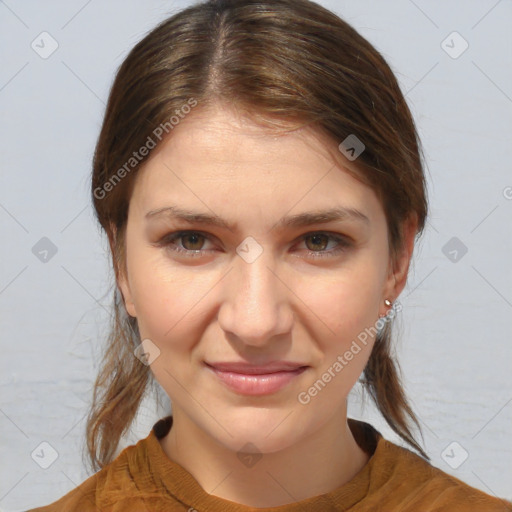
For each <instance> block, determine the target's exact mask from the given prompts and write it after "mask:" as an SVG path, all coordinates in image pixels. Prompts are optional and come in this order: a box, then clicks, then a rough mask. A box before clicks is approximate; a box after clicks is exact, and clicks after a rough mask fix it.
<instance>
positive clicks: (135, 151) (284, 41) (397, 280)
mask: <svg viewBox="0 0 512 512" xmlns="http://www.w3.org/2000/svg"><path fill="white" fill-rule="evenodd" d="M92 195H93V202H94V207H95V211H96V214H97V217H98V220H99V222H100V224H101V226H102V227H103V228H104V230H105V232H106V234H107V236H108V239H109V241H110V248H111V252H112V261H113V266H114V270H115V274H116V281H117V286H118V290H117V291H116V294H115V302H114V304H115V322H114V325H113V329H112V332H111V335H110V337H109V344H108V347H107V350H106V352H105V359H104V361H103V366H102V368H101V371H100V373H99V376H98V379H97V382H96V388H95V396H94V403H93V406H92V409H91V413H90V415H89V419H88V424H87V434H88V448H89V454H90V457H91V463H92V467H93V468H94V469H95V470H99V471H98V472H97V473H96V474H94V475H93V476H92V477H90V478H89V479H88V480H86V481H85V482H84V483H83V484H82V485H81V486H79V487H78V488H77V489H75V490H73V491H71V492H70V493H68V494H67V495H66V496H64V497H63V498H61V499H60V500H59V501H57V502H55V503H54V504H52V505H48V506H46V507H42V508H39V509H35V510H39V511H46V512H49V511H54V510H66V511H72V510H77V511H78V510H80V511H88V510H91V511H92V510H101V511H123V512H125V511H132V510H133V511H135V510H137V511H141V510H151V511H158V510H162V511H163V510H166V511H169V510H176V511H178V510H181V511H186V510H188V511H194V510H197V511H203V510H204V511H219V512H220V511H222V512H224V511H227V512H229V511H233V512H235V511H247V512H249V511H252V510H257V509H267V510H272V511H283V512H284V511H299V510H308V511H331V510H332V511H336V510H344V511H345V510H346V511H369V510H372V511H374V510H382V511H418V510H421V511H428V510H450V511H454V510H467V511H470V510H471V511H473V510H486V511H505V510H510V509H511V506H512V504H510V503H507V502H505V501H504V500H501V499H498V498H495V497H492V496H490V495H487V494H485V493H483V492H481V491H479V490H477V489H474V488H472V487H470V486H468V485H467V484H465V483H464V482H462V481H460V480H458V479H456V478H454V477H452V476H450V475H448V474H446V473H444V472H442V471H441V470H439V469H437V468H435V467H433V466H431V465H430V464H429V463H428V460H429V459H428V457H427V455H426V454H425V452H424V451H423V449H422V448H421V446H420V445H419V443H418V442H417V441H416V439H415V437H414V435H413V432H412V426H411V425H412V424H414V425H416V426H417V427H418V428H419V422H418V420H417V418H416V416H415V414H414V412H413V411H412V409H411V407H410V406H409V404H408V401H407V399H406V397H405V394H404V391H403V389H402V388H401V384H400V379H399V376H398V373H397V369H396V366H395V362H394V360H393V358H392V355H391V323H392V318H393V316H394V314H395V312H396V309H398V308H399V307H400V304H399V302H398V297H399V295H400V293H401V291H402V290H403V288H404V286H405V283H406V280H407V274H408V269H409V264H410V261H411V257H412V254H413V250H414V243H415V239H416V237H417V236H418V235H419V234H420V233H421V231H422V229H423V226H424V224H425V221H426V216H427V200H426V193H425V181H424V175H423V169H422V163H421V156H420V148H419V142H418V138H417V134H416V130H415V126H414V122H413V119H412V116H411V114H410V111H409V109H408V107H407V104H406V102H405V100H404V97H403V95H402V94H401V92H400V89H399V87H398V84H397V82H396V79H395V77H394V75H393V73H392V72H391V70H390V68H389V67H388V65H387V64H386V62H385V61H384V59H383V58H382V57H381V56H380V54H379V53H378V52H377V51H376V50H375V49H374V48H373V47H372V46H371V45H370V44H369V43H368V42H367V41H366V40H365V39H363V38H362V37H361V36H360V35H359V34H358V33H357V32H356V31H355V30H354V29H352V28H351V27H350V26H349V25H347V24H346V23H345V22H343V21H342V20H340V19H339V18H338V17H337V16H335V15H334V14H333V13H331V12H329V11H327V10H326V9H324V8H322V7H320V6H319V5H317V4H315V3H313V2H310V1H308V0H274V1H270V0H268V1H254V0H225V1H222V0H218V1H214V0H212V1H208V2H204V3H201V4H197V5H194V6H192V7H190V8H188V9H185V10H183V11H182V12H180V13H178V14H176V15H175V16H172V17H171V18H169V19H168V20H166V21H164V22H163V23H161V24H160V25H159V26H158V27H156V28H155V29H154V30H153V31H152V32H151V33H149V34H148V35H147V36H146V37H145V38H144V39H143V40H142V41H141V42H140V43H138V44H137V45H136V47H135V48H134V49H133V50H132V52H131V53H130V54H129V56H128V57H127V58H126V60H125V61H124V63H123V64H122V66H121V68H120V69H119V71H118V73H117V77H116V80H115V82H114V84H113V87H112V90H111V93H110V98H109V102H108V106H107V110H106V114H105V119H104V123H103V127H102V130H101V134H100V137H99V140H98V143H97V147H96V152H95V157H94V168H93V176H92ZM361 375H362V376H363V380H362V382H363V384H364V386H365V388H366V390H367V391H368V392H369V394H370V395H371V396H372V398H373V399H374V400H375V403H376V405H377V406H378V408H379V410H380V412H381V413H382V415H383V416H384V418H385V419H386V421H387V422H388V423H389V425H390V426H391V428H392V429H393V430H394V431H395V432H396V433H397V434H398V435H399V436H400V437H401V438H402V439H403V440H404V441H405V442H406V443H408V444H409V446H410V447H411V448H412V449H414V450H415V451H416V452H418V454H416V453H414V452H412V451H410V450H407V449H405V448H403V447H399V446H397V445H395V444H393V443H391V442H389V441H387V440H386V439H384V438H383V437H382V436H381V435H380V433H379V432H378V431H376V430H375V429H374V428H373V427H372V426H371V425H369V424H367V423H365V422H361V421H356V420H354V419H350V418H347V396H348V393H349V391H350V389H351V388H352V387H353V386H354V384H355V383H356V381H357V380H358V379H359V377H360V376H361ZM153 378H154V380H153ZM154 381H156V382H157V383H158V384H159V385H160V386H161V387H162V388H163V389H164V390H165V392H166V393H167V394H168V396H169V398H170V400H171V403H172V416H169V417H167V418H163V419H162V420H161V421H159V422H158V423H157V424H156V425H155V426H154V427H153V429H152V431H151V432H150V433H149V435H148V436H147V437H146V438H145V439H142V440H141V441H139V442H138V443H137V444H136V445H134V446H129V447H128V448H126V449H124V450H123V451H122V452H121V453H120V454H117V455H116V449H117V446H118V442H119V439H120V437H121V436H122V434H123V433H124V432H125V431H126V430H127V429H128V427H129V426H130V424H131V423H132V421H133V419H134V416H135V414H136V412H137V409H138V406H139V403H140V401H141V399H142V397H143V396H144V393H145V392H146V390H147V388H148V386H149V385H150V384H152V383H154Z"/></svg>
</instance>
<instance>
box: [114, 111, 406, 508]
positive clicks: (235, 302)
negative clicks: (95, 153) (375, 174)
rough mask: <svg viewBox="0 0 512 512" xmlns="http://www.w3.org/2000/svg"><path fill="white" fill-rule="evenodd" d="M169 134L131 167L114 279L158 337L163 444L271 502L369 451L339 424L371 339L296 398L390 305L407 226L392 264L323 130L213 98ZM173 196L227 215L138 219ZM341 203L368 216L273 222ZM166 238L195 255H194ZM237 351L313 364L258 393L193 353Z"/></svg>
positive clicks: (144, 333) (240, 490) (227, 484)
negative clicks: (275, 126)
mask: <svg viewBox="0 0 512 512" xmlns="http://www.w3.org/2000/svg"><path fill="white" fill-rule="evenodd" d="M171 135H172V136H170V137H169V138H168V139H167V140H164V141H163V142H162V143H161V144H160V146H159V147H157V148H156V149H155V150H153V152H152V155H151V157H150V159H149V160H148V161H147V163H146V164H145V165H144V167H143V168H142V169H141V171H140V172H139V175H138V176H137V181H136V184H135V187H134V190H133V195H132V197H131V200H130V206H129V215H128V221H127V229H126V274H125V273H122V274H121V275H120V276H119V277H118V281H119V282H118V284H119V287H120V289H121V291H122V293H123V297H124V300H125V305H126V309H127V311H128V313H129V314H130V315H131V316H133V317H136V318H137V321H138V325H139V329H140V332H141V337H142V339H146V338H149V339H150V340H151V341H152V343H154V344H155V345H156V346H157V347H158V349H159V350H160V355H159V356H158V357H157V358H156V359H155V360H154V362H152V364H151V370H152V372H153V374H154V376H155V378H156V379H157V381H158V382H159V384H160V385H161V386H162V387H163V389H164V390H165V391H166V392H167V393H168V395H169V397H170V399H171V402H172V410H173V412H172V413H173V418H174V423H173V427H172V429H171V431H170V432H169V434H168V435H167V436H166V437H165V438H164V439H162V440H161V441H160V443H161V446H162V448H163V450H164V452H165V453H166V454H167V456H168V457H169V458H170V459H172V460H173V461H175V462H177V463H178V464H180V465H181V466H183V467H184V468H185V469H186V470H187V471H189V472H190V473H191V474H192V475H193V476H194V478H195V479H196V480H197V481H198V483H199V484H200V485H201V487H202V488H203V489H204V490H205V491H206V492H208V493H211V494H213V495H215V496H218V497H220V498H223V499H227V500H230V501H234V502H237V503H241V504H244V505H248V506H253V507H272V506H279V505H284V504H287V503H292V502H296V501H299V500H303V499H306V498H308V497H312V496H317V495H320V494H324V493H327V492H329V491H331V490H333V489H335V488H337V487H339V486H341V485H342V484H344V483H346V482H348V481H349V480H351V479H352V478H353V477H354V476H355V475H356V474H357V473H358V472H359V471H360V470H361V469H362V468H363V467H364V465H365V464H366V463H367V462H368V459H369V456H368V454H366V453H365V452H364V451H363V450H362V449H361V448H360V447H359V446H358V445H357V443H356V442H355V440H354V438H353V435H352V433H351V431H350V429H349V427H348V424H347V407H346V404H347V401H346V399H347V395H348V393H349V391H350V389H351V388H352V387H353V385H354V384H355V382H356V381H357V379H358V378H359V376H360V374H361V373H362V371H363V369H364V367H365V365H366V362H367V360H368V358H369V356H370V353H371V349H372V346H373V342H374V340H373V339H372V338H369V339H368V342H367V344H366V345H363V344H360V346H361V351H360V352H358V353H357V355H355V356H354V358H353V359H352V360H351V361H350V362H348V364H347V365H346V366H344V368H343V370H342V371H341V372H339V373H338V374H337V375H336V377H334V378H332V380H331V381H330V382H329V383H328V384H327V385H326V386H325V387H324V388H323V389H322V390H321V391H320V392H319V393H318V394H317V395H316V396H315V397H314V398H312V399H311V401H310V402H309V403H308V404H306V405H303V404H301V403H300V402H299V401H298V399H297V396H298V394H299V393H300V392H302V391H307V390H308V388H310V387H311V386H312V384H313V383H314V382H315V381H317V379H319V378H320V377H321V376H322V374H323V373H324V372H325V371H326V370H327V369H328V368H329V367H332V365H333V363H334V362H335V361H336V360H337V357H338V355H343V354H344V353H345V351H346V350H348V349H349V347H350V345H351V343H352V342H353V340H355V339H357V336H358V334H359V333H361V332H362V331H364V329H365V328H367V327H371V326H374V325H375V323H376V321H377V320H378V318H379V316H381V315H384V314H385V313H386V312H387V311H388V309H389V308H388V307H387V306H386V305H385V304H384V299H386V298H388V299H390V300H391V301H393V300H395V299H396V297H397V296H398V295H399V294H400V292H401V291H402V289H403V287H404V285H405V280H406V276H407V271H408V266H409V261H410V258H411V255H412V250H413V244H414V235H415V225H414V223H409V224H408V225H407V226H405V244H404V248H403V250H402V251H401V253H400V255H399V257H398V258H397V259H396V260H395V261H392V260H391V259H390V255H389V248H388V233H387V225H386V218H385V214H384V211H383V209H382V206H381V204H380V202H379V200H378V198H377V196H376V194H375V193H374V192H373V191H372V190H371V189H370V188H368V187H367V186H365V185H364V184H362V183H361V182H360V181H358V180H356V179H355V178H354V177H352V176H351V175H350V174H349V173H348V172H347V171H346V169H344V168H343V166H342V165H340V164H339V159H340V155H338V165H335V163H336V162H334V161H333V158H332V156H331V155H332V153H331V152H332V149H333V145H332V142H331V143H330V145H328V144H329V143H328V141H326V140H324V139H322V138H321V137H320V136H319V135H318V134H316V133H315V132H313V131H311V129H309V128H308V129H300V130H296V131H294V132H290V133H288V134H286V135H280V136H276V134H275V133H271V132H270V131H269V130H268V129H265V128H263V127H261V126H260V125H257V124H255V123H254V122H253V121H251V120H250V119H248V118H246V117H244V116H242V115H241V114H239V113H237V112H235V111H233V110H231V109H230V108H228V107H223V106H220V105H216V106H215V107H213V108H210V109H208V110H204V109H203V110H199V109H196V110H195V111H194V112H193V113H192V114H190V115H189V116H188V117H187V118H185V119H184V120H183V121H182V122H181V123H180V124H179V125H178V126H177V127H176V128H175V129H174V130H173V132H172V133H171ZM334 149H335V150H336V147H334ZM346 163H347V165H349V163H348V162H346ZM356 163H357V162H356ZM171 205H174V206H179V207H182V208H187V209H190V210H194V211H198V212H203V213H207V214H216V215H218V216H219V217H222V218H223V219H225V220H226V221H228V222H231V223H236V228H235V229H233V230H229V229H226V228H221V227H218V226H211V225H203V224H199V223H194V224H188V223H185V222H183V221H176V220H173V219H172V218H171V217H165V216H163V215H160V216H158V215H155V216H153V217H151V218H150V219H149V220H148V219H147V218H145V216H146V214H147V212H149V211H152V210H155V209H159V208H163V207H168V206H171ZM337 206H343V207H346V208H353V209H357V210H359V211H360V212H362V213H363V214H364V215H365V216H366V217H367V218H368V222H365V221H362V220H359V219H357V218H356V219H354V218H347V219H344V220H342V221H334V222H330V223H327V224H316V225H310V226H306V227H287V228H284V229H281V230H279V229H277V228H274V226H275V225H276V223H277V222H278V221H279V220H280V219H281V218H282V217H283V216H286V215H293V214H297V213H302V212H306V211H311V210H318V209H326V208H328V207H337ZM179 230H182V231H185V230H195V231H199V234H198V238H196V239H194V238H192V239H190V237H182V238H177V239H176V240H174V242H172V241H170V239H169V238H167V239H166V240H167V244H165V243H160V244H159V241H161V240H162V239H165V237H166V236H167V235H169V234H171V233H175V232H177V231H179ZM318 232H320V233H325V232H327V233H331V234H335V235H340V236H343V237H345V239H346V240H347V241H348V245H346V246H344V245H341V246H340V245H338V242H336V240H335V239H329V238H327V239H326V238H322V237H321V238H320V240H318V239H315V238H314V237H312V235H314V234H315V233H318ZM201 235H203V237H201ZM305 235H309V236H305ZM249 236H250V237H253V238H254V239H255V240H256V241H257V242H258V244H259V245H260V246H261V248H262V250H263V252H262V254H261V255H260V256H259V257H258V258H257V259H256V260H255V261H253V262H251V263H248V262H247V261H245V260H244V259H243V258H242V257H240V256H239V255H238V254H237V252H236V249H237V247H238V246H239V245H240V244H241V243H242V242H243V241H244V239H246V238H247V237H249ZM173 247H180V248H182V249H183V250H184V251H187V250H188V251H189V252H188V254H191V253H193V252H195V253H196V254H197V253H198V251H203V252H202V253H200V255H199V257H191V256H187V255H186V254H180V253H177V252H175V251H173V249H172V248H173ZM337 247H341V249H342V250H341V251H340V252H338V253H336V254H334V253H333V251H334V250H335V249H336V248H337ZM315 253H316V254H318V253H324V254H329V253H331V254H332V256H328V255H327V256H325V257H315V256H314V254H315ZM241 360H244V361H249V362H252V363H255V364H256V363H260V362H262V361H268V360H287V361H294V362H301V363H302V364H305V365H308V366H309V368H308V369H307V370H306V371H305V372H304V373H302V374H301V375H299V376H297V377H295V378H294V379H293V380H292V381H291V382H290V383H288V384H287V385H286V386H285V387H284V388H282V389H280V390H279V391H277V392H275V393H273V394H271V395H266V396H256V397H254V396H245V395H240V394H237V393H235V392H233V391H232V390H230V389H228V388H227V387H226V386H225V385H224V384H223V383H222V382H221V381H220V380H219V379H218V378H217V377H216V376H215V375H214V374H212V373H211V372H210V371H208V370H207V369H206V368H205V366H204V362H205V361H210V362H213V361H217V362H218V361H231V362H233V361H241ZM249 442H250V443H252V445H254V447H255V448H252V449H250V450H249V451H251V450H252V451H254V452H258V453H260V454H262V457H261V459H260V460H259V461H258V462H257V463H256V464H255V465H253V466H252V467H246V466H245V465H244V464H242V463H241V461H240V460H239V458H238V457H237V453H238V452H239V451H240V449H241V448H242V447H243V446H245V445H246V444H247V443H249ZM291 461H301V463H300V464H291V463H290V462H291Z"/></svg>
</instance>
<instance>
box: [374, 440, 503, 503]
mask: <svg viewBox="0 0 512 512" xmlns="http://www.w3.org/2000/svg"><path fill="white" fill-rule="evenodd" d="M378 448H379V449H380V452H381V457H380V459H378V460H376V462H377V464H376V465H375V466H374V468H373V469H374V475H373V476H374V481H375V482H374V483H375V485H377V486H378V487H379V488H380V489H382V490H385V491H386V494H387V495H388V496H393V495H394V496H395V498H394V499H392V501H393V502H396V503H393V505H394V506H396V507H397V508H396V510H397V511H402V510H403V511H406V510H407V511H409V510H411V511H413V510H414V511H416V510H421V511H424V512H427V511H443V510H446V511H450V512H452V511H453V512H455V511H457V512H466V511H467V512H474V511H486V512H512V502H508V501H506V500H504V499H501V498H498V497H496V496H491V495H490V494H487V493H485V492H483V491H480V490H479V489H476V488H474V487H471V486H470V485H468V484H466V483H465V482H463V481H462V480H460V479H458V478H456V477H454V476H453V475H450V474H448V473H446V472H444V471H442V470H441V469H439V468H437V467H435V466H433V465H431V464H430V463H429V462H428V461H426V460H424V459H423V458H422V457H420V456H419V455H417V454H415V453H413V452H411V451H410V450H408V449H406V448H404V447H401V446H398V445H396V444H394V443H391V442H390V441H387V440H385V439H381V440H380V441H379V445H378ZM372 483H373V482H372ZM400 507H402V508H400ZM394 510H395V509H394Z"/></svg>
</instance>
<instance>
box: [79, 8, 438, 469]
mask: <svg viewBox="0 0 512 512" xmlns="http://www.w3.org/2000/svg"><path fill="white" fill-rule="evenodd" d="M219 102H220V103H224V104H226V105H229V106H232V107H233V108H236V109H239V110H243V111H244V112H246V113H247V114H248V115H250V116H251V117H252V118H253V119H254V120H257V121H258V122H260V123H262V124H265V123H266V124H268V126H269V127H273V128H274V129H275V128H276V127H281V128H282V129H283V130H285V129H287V128H288V129H289V128H291V127H295V128H297V127H304V126H308V127H311V128H313V129H315V130H317V132H318V133H321V134H323V135H325V136H327V139H328V140H330V141H332V147H333V148H335V149H336V150H337V147H338V145H339V144H340V143H341V142H342V141H344V140H345V139H346V138H347V137H348V136H349V135H351V134H354V135H356V136H357V138H358V139H359V140H360V141H362V142H363V143H364V146H365V149H364V151H363V152H362V154H361V155H360V156H359V157H358V158H357V161H354V162H349V161H348V160H350V159H348V160H347V159H346V158H344V157H342V154H341V152H340V151H337V153H338V155H339V158H340V161H341V160H342V159H344V164H345V168H347V169H348V170H349V172H351V173H353V174H354V176H356V177H357V178H358V179H359V180H361V181H363V182H364V183H365V184H367V185H368V186H370V187H371V188H372V189H373V190H374V192H375V193H376V194H377V196H378V197H379V199H380V201H381V203H382V206H383V209H384V212H385V215H386V220H387V226H388V234H389V250H390V254H391V257H392V258H393V259H394V258H395V257H396V255H397V254H398V253H399V252H400V251H401V249H402V248H403V243H404V239H403V232H402V227H403V225H404V223H405V222H406V221H407V220H409V219H410V218H415V219H416V221H417V234H420V233H421V231H422V230H423V227H424V224H425V220H426V215H427V199H426V190H425V179H424V173H423V168H422V158H421V149H420V143H419V139H418V135H417V132H416V128H415V124H414V121H413V118H412V115H411V112H410V110H409V108H408V106H407V104H406V101H405V98H404V96H403V94H402V93H401V91H400V88H399V86H398V83H397V81H396V78H395V76H394V74H393V72H392V71H391V69H390V67H389V66H388V64H387V63H386V61H385V60H384V58H383V57H382V56H381V54H380V53H379V52H378V51H377V50H376V49H375V48H374V47H373V46H372V45H371V44H370V43H369V42H368V41H367V40H366V39H364V38H363V37H362V36H361V35H360V34H359V33H358V32H357V31H356V30H354V29H353V28H352V27H351V26H350V25H348V24H347V23H346V22H344V21H343V20H342V19H340V18H339V17H338V16H336V15H335V14H333V13H332V12H330V11H329V10H327V9H325V8H323V7H321V6H320V5H318V4H316V3H314V2H311V1H308V0H210V1H206V2H202V3H198V4H195V5H192V6H191V7H188V8H186V9H184V10H182V11H180V12H178V13H177V14H175V15H173V16H172V17H170V18H168V19H166V20H165V21H163V22H162V23H160V24H159V25H158V26H157V27H156V28H154V29H153V30H151V31H150V32H149V33H148V34H147V35H146V36H145V37H144V38H143V39H142V40H141V41H140V42H139V43H138V44H137V45H136V46H135V47H134V48H133V49H132V50H131V52H130V53H129V55H128V56H127V57H126V59H125V60H124V61H123V63H122V64H121V66H120V68H119V69H118V71H117V75H116V77H115V80H114V83H113V85H112V88H111V91H110V95H109V99H108V104H107V108H106V112H105V117H104V121H103V125H102V128H101V133H100V135H99V138H98V141H97V145H96V149H95V154H94V159H93V172H92V199H93V203H94V208H95V212H96V215H97V218H98V221H99V223H100V224H101V226H102V228H103V229H104V230H105V232H106V234H107V236H108V239H109V242H110V248H111V253H112V262H113V268H114V270H115V275H116V279H117V278H118V276H119V275H120V273H122V272H126V259H125V229H126V223H127V217H128V205H129V202H130V197H131V193H132V190H133V185H134V180H135V177H136V175H137V172H138V171H139V170H140V167H141V165H143V164H144V162H145V161H146V160H147V158H148V156H147V155H146V156H143V157H141V156H140V155H139V154H138V156H137V160H135V159H134V156H133V152H134V151H136V150H138V149H139V148H141V147H144V146H146V147H150V144H151V142H152V143H153V145H154V143H155V142H156V143H158V142H159V141H160V138H163V137H161V136H162V134H163V135H167V134H169V136H172V125H173V121H172V118H173V117H174V119H177V118H178V117H182V116H183V115H185V114H186V113H187V112H189V111H190V110H191V109H192V108H194V109H200V108H201V107H204V106H208V105H212V104H215V103H219ZM170 120H171V121H170ZM162 130H164V131H162ZM142 153H143V152H142V151H141V152H140V154H141V155H142ZM352 164H353V165H352ZM113 308H114V310H113V321H112V325H111V330H110V334H109V336H108V340H107V344H106V346H105V347H104V356H103V359H102V361H101V366H100V370H99V374H98V377H97V380H96V383H95V388H94V396H93V403H92V406H91V410H90V413H89V416H88V420H87V427H86V430H87V451H88V455H89V458H90V462H91V467H92V468H93V469H95V470H97V469H99V468H101V467H103V466H105V465H106V464H107V463H109V462H110V461H112V460H113V458H114V456H115V453H116V450H117V447H118V445H119V441H120V439H121V437H122V436H123V435H124V433H125V432H127V430H128V429H129V427H130V426H131V424H132V423H133V420H134V418H135V415H136V413H137V411H138V408H139V405H140V403H141V400H142V398H143V397H144V395H145V393H146V392H147V389H148V386H149V385H150V384H151V383H154V381H153V376H152V374H151V372H150V369H149V367H148V366H147V365H145V364H142V363H141V362H140V361H139V359H137V358H136V357H135V356H134V349H135V348H136V347H137V346H138V345H139V344H140V342H141V340H140V335H139V332H138V328H137V321H136V319H135V318H133V317H130V316H129V315H128V314H127V313H126V309H125V306H124V303H123V298H122V296H121V294H120V293H119V290H118V289H117V288H115V289H114V293H113ZM391 349H392V347H391V323H390V322H386V324H385V327H384V329H382V330H381V331H380V332H379V334H378V336H377V339H376V342H375V344H374V347H373V351H372V353H371V355H370V358H369V361H368V363H367V366H366V367H365V369H364V372H363V379H362V383H363V389H365V391H367V392H368V393H369V395H370V396H371V397H372V399H373V400H374V402H375V404H376V406H377V408H378V409H379V411H380V412H381V413H382V415H383V417H384V418H385V420H386V421H387V423H388V424H389V425H390V427H391V428H392V429H393V431H394V432H396V433H397V434H398V435H399V436H400V437H401V438H402V439H403V440H404V441H405V442H407V443H408V444H409V445H410V446H412V447H413V448H414V449H415V450H417V451H418V452H419V453H420V454H421V455H422V456H423V457H424V458H426V459H428V457H427V455H426V454H425V452H424V451H423V450H422V448H421V447H420V445H419V444H418V443H417V441H416V440H415V438H414V436H413V433H412V430H411V428H412V423H414V424H415V426H416V427H417V428H418V429H419V430H420V432H421V427H420V424H419V421H418V419H417V418H416V416H415V414H414V412H413V410H412V408H411V407H410V405H409V403H408V400H407V398H406V396H405V393H404V390H403V388H402V385H401V379H400V375H399V370H400V368H399V366H398V364H397V362H396V360H395V358H394V356H393V354H392V352H391ZM411 422H412V423H411Z"/></svg>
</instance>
